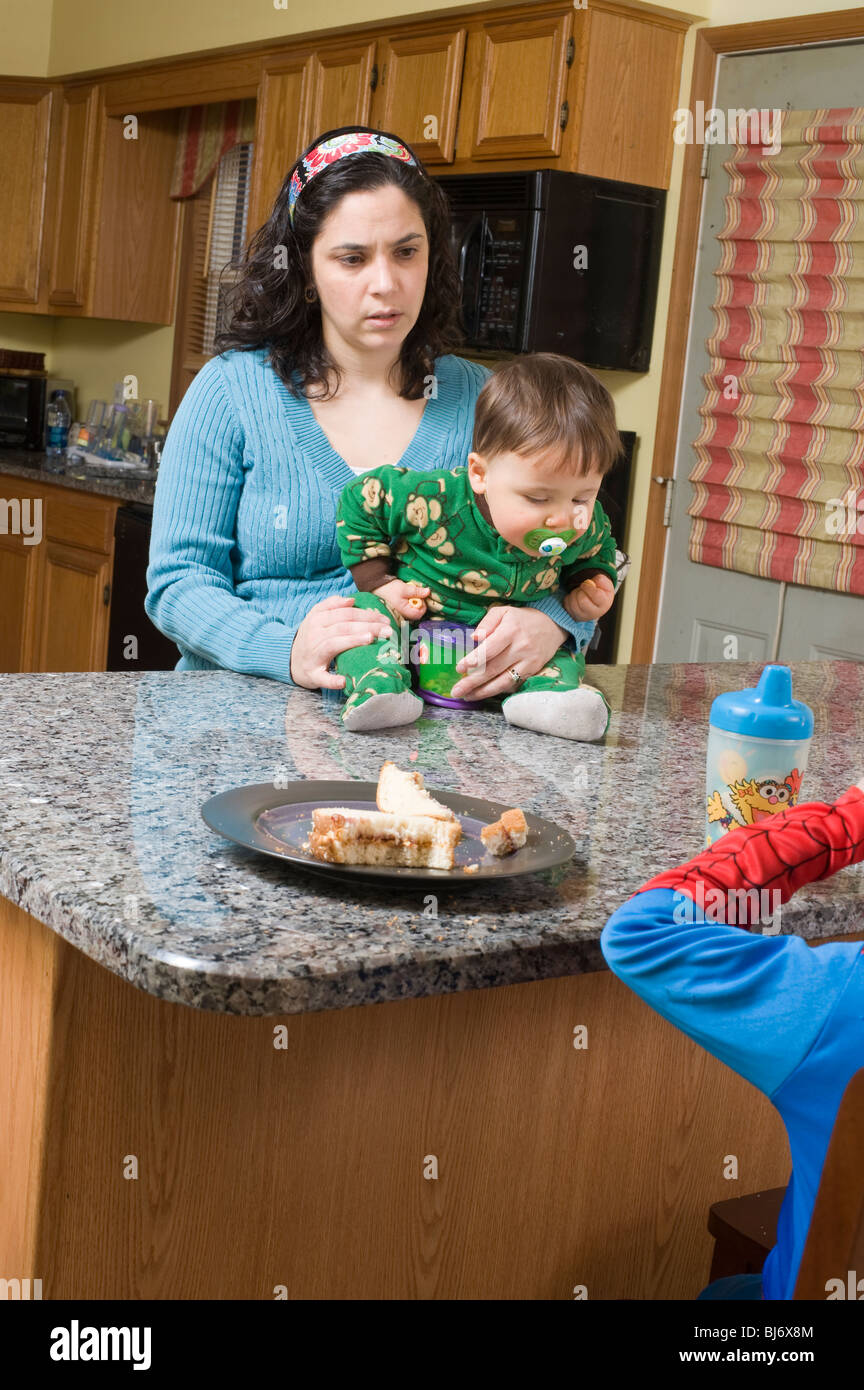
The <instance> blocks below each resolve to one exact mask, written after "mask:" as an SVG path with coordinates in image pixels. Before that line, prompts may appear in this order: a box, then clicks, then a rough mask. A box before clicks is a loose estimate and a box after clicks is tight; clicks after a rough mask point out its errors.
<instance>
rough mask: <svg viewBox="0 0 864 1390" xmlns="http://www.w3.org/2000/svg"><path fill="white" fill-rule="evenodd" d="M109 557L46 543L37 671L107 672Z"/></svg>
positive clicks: (49, 542)
mask: <svg viewBox="0 0 864 1390" xmlns="http://www.w3.org/2000/svg"><path fill="white" fill-rule="evenodd" d="M110 578H111V558H110V556H108V555H100V554H99V553H98V552H96V551H93V550H85V549H83V547H81V546H73V545H61V544H60V543H59V542H58V541H52V540H46V541H45V542H44V554H43V557H42V574H41V578H40V584H39V612H38V614H37V624H38V631H39V637H38V643H37V649H36V667H35V669H36V670H37V671H104V670H105V661H106V654H107V649H108V615H109V608H108V605H109V602H110Z"/></svg>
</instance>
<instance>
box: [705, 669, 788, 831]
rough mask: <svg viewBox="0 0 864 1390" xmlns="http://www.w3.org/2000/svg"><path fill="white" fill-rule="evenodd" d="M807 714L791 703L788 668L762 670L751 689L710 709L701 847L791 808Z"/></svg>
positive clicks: (724, 697) (732, 693) (732, 694)
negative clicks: (731, 831) (741, 827)
mask: <svg viewBox="0 0 864 1390" xmlns="http://www.w3.org/2000/svg"><path fill="white" fill-rule="evenodd" d="M812 733H813V711H812V710H811V709H810V708H809V706H807V705H805V704H803V703H802V701H801V700H793V699H792V672H791V671H790V670H789V667H788V666H766V667H765V668H764V670H763V672H762V675H761V676H760V678H759V684H758V685H757V686H756V688H755V689H746V690H730V691H729V692H728V693H727V694H725V695H718V696H717V698H716V700H715V701H714V703H713V704H712V706H711V720H710V724H709V728H708V766H707V772H706V798H707V799H706V806H705V837H706V838H705V844H706V848H707V847H708V845H711V844H713V843H714V842H715V841H716V840H719V839H720V836H721V835H723V834H725V832H726V831H727V830H735V829H737V827H738V826H739V825H754V824H755V823H756V822H757V821H762V820H766V819H767V818H768V817H769V816H773V815H776V814H777V812H778V811H785V810H786V807H787V806H794V805H796V803H797V802H798V800H799V797H800V792H801V779H802V777H803V776H804V773H805V771H806V769H807V757H808V754H809V752H810V738H811V735H812Z"/></svg>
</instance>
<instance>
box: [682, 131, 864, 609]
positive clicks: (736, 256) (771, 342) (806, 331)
mask: <svg viewBox="0 0 864 1390" xmlns="http://www.w3.org/2000/svg"><path fill="white" fill-rule="evenodd" d="M743 134H744V133H743V131H739V136H738V138H743ZM755 134H756V132H755V131H754V132H753V136H750V138H749V140H748V143H746V144H738V145H736V146H735V152H734V154H733V156H732V158H731V159H729V160H728V161H727V162H726V163H725V164H724V166H723V167H724V168H725V169H726V170H727V171H728V173H729V177H730V184H729V193H728V195H727V197H726V220H725V225H724V227H723V229H722V231H721V232H719V233H718V236H719V240H720V242H721V245H722V254H721V260H720V265H719V269H718V271H717V289H716V296H715V299H714V304H713V309H714V315H715V327H714V336H713V337H711V338H709V339H708V340H707V342H706V348H707V350H708V353H709V356H710V359H711V362H710V370H709V371H708V372H707V373H706V374H705V375H704V376H703V378H702V380H703V383H704V385H705V388H706V394H705V399H704V401H703V404H702V405H701V406H700V414H701V416H702V417H703V425H702V429H701V431H700V433H699V437H698V438H697V439H696V440H695V441H694V443H693V448H694V451H695V453H696V458H697V462H696V465H695V467H694V468H693V470H692V472H691V473H690V475H689V477H690V481H691V483H692V484H693V497H692V500H691V503H690V506H689V508H688V511H689V514H690V516H691V517H692V518H693V520H692V522H691V530H690V548H689V555H690V559H691V560H693V561H695V562H696V563H697V564H703V565H716V566H719V567H720V568H721V569H730V570H738V571H740V572H742V573H744V574H753V575H758V576H761V577H763V578H768V579H776V580H786V581H788V582H790V583H793V584H804V585H809V586H810V587H812V588H817V589H832V590H835V591H836V592H840V593H849V594H862V595H864V108H856V109H842V110H819V111H787V112H785V113H784V114H783V116H782V118H781V121H780V140H779V144H780V146H781V148H780V150H779V152H778V153H776V154H773V153H769V154H763V153H762V149H763V142H762V141H760V140H757V139H755V138H753V137H754V136H755ZM777 143H778V141H777V140H776V137H775V139H774V141H773V144H774V145H776V144H777Z"/></svg>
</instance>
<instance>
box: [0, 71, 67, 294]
mask: <svg viewBox="0 0 864 1390" xmlns="http://www.w3.org/2000/svg"><path fill="white" fill-rule="evenodd" d="M59 93H60V89H59V88H55V87H48V86H46V85H45V84H44V83H27V82H2V83H0V149H2V150H3V160H4V169H5V174H4V176H3V189H4V191H3V202H4V207H3V235H2V237H0V309H23V310H25V311H28V312H30V313H44V312H45V306H44V304H43V303H41V302H40V294H41V289H42V283H43V270H44V265H45V260H46V256H47V250H46V244H45V243H46V227H48V225H49V222H48V218H49V215H50V214H49V209H48V208H47V206H46V190H47V187H48V182H49V180H48V161H49V150H50V144H51V115H52V108H54V107H55V106H56V103H57V100H58V97H59Z"/></svg>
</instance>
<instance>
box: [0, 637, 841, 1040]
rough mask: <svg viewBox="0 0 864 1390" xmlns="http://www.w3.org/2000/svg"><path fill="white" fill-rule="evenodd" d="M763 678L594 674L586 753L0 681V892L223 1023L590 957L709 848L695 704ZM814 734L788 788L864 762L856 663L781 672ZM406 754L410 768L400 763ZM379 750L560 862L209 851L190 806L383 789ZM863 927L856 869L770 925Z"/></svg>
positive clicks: (477, 730) (816, 794)
mask: <svg viewBox="0 0 864 1390" xmlns="http://www.w3.org/2000/svg"><path fill="white" fill-rule="evenodd" d="M760 670H761V665H760V664H758V663H738V662H728V663H718V664H716V665H707V666H700V665H697V664H692V665H691V664H681V665H657V666H594V667H592V668H590V674H589V684H596V685H598V686H599V687H600V688H601V689H602V690H603V691H604V692H605V693H606V695H607V696H608V698H609V700H610V703H611V705H612V708H613V714H612V721H611V724H610V728H609V730H608V732H607V735H606V739H605V742H604V743H601V744H585V743H573V742H570V741H568V740H564V739H557V738H549V737H544V736H541V735H539V734H533V733H530V732H528V731H527V730H522V729H514V728H511V727H510V726H509V725H508V724H506V723H505V721H504V719H503V717H502V716H501V714H500V713H498V712H496V711H494V710H487V711H470V712H465V713H463V712H451V711H441V710H436V711H434V713H430V714H429V716H428V717H424V718H422V719H421V720H420V721H418V723H417V724H414V725H409V726H407V727H404V728H400V729H394V730H390V731H387V732H381V733H377V734H348V733H345V732H344V731H343V730H342V728H341V727H340V725H339V721H338V711H339V705H340V697H339V696H338V695H337V694H334V693H333V692H323V693H322V692H313V691H308V690H301V689H298V688H297V687H294V686H288V685H283V684H281V683H279V682H277V681H270V680H265V679H263V678H257V677H254V676H243V675H238V674H236V673H234V672H230V671H200V672H176V671H169V672H134V673H133V672H129V673H124V672H117V673H105V674H101V673H98V674H85V673H73V674H56V675H0V728H2V730H3V736H2V741H0V778H2V811H0V893H3V894H5V896H6V897H8V898H10V899H11V900H12V901H13V902H15V903H18V904H19V905H20V906H21V907H22V908H24V909H25V910H26V911H27V912H29V913H32V915H33V916H34V917H36V918H38V919H39V920H40V921H41V922H44V923H45V924H46V925H47V926H49V927H50V928H51V929H52V930H54V931H56V932H59V933H60V935H61V936H63V937H65V938H66V939H67V940H68V941H70V942H72V943H73V944H74V945H75V946H77V947H79V948H80V949H81V950H82V951H84V952H85V953H86V954H87V955H88V956H90V957H92V958H93V959H94V960H96V961H98V962H100V963H101V964H102V965H104V966H106V967H107V968H108V969H109V970H112V971H114V972H115V973H117V974H118V975H120V976H122V977H123V978H124V979H126V980H128V981H130V982H131V983H132V984H133V985H135V986H137V987H138V988H140V989H144V990H147V991H149V992H150V993H151V994H154V995H157V996H158V997H160V998H163V999H166V1000H170V1001H173V1002H178V1003H185V1004H188V1005H192V1006H194V1007H197V1008H201V1009H211V1010H217V1011H223V1012H228V1013H235V1014H278V1013H303V1012H311V1011H315V1010H323V1009H342V1008H350V1007H353V1006H357V1005H364V1004H371V1003H377V1002H380V1001H384V1000H393V999H402V998H414V997H423V996H426V995H433V994H442V993H451V992H458V991H461V990H473V989H485V988H490V987H494V986H499V985H508V984H516V983H520V982H523V981H529V980H541V979H550V978H555V977H558V976H563V975H571V974H576V973H580V972H585V971H594V970H605V969H606V968H607V967H606V965H605V962H604V960H603V956H602V954H601V951H600V947H599V937H600V933H601V931H602V929H603V926H604V924H605V922H606V920H607V919H608V917H609V916H610V914H611V913H612V912H613V911H614V910H615V909H616V908H617V907H618V906H619V905H620V904H621V903H622V902H623V900H624V899H625V898H627V897H629V896H630V894H631V893H633V892H635V890H636V889H637V888H638V887H639V886H640V885H641V884H642V883H644V882H645V880H646V879H648V878H649V877H651V876H652V875H653V874H656V873H658V872H660V871H661V870H663V869H668V868H671V867H673V866H674V865H676V864H678V863H681V862H683V861H685V860H686V859H689V858H690V857H692V856H693V855H694V854H696V853H698V852H699V851H700V850H701V849H702V847H703V816H704V810H703V797H704V775H705V774H704V759H705V751H706V742H707V731H708V712H709V709H710V706H711V702H712V700H713V698H714V696H715V695H717V694H719V693H720V692H721V691H724V690H728V689H733V688H743V687H744V686H752V685H755V683H756V680H757V678H758V675H759V672H760ZM792 671H793V687H794V693H795V696H796V698H798V699H802V700H805V701H806V702H807V703H808V704H809V705H810V706H811V707H812V708H813V710H814V713H815V716H816V729H815V734H814V742H813V748H812V752H811V758H810V767H809V770H808V772H807V774H806V777H805V782H804V799H806V800H818V799H826V800H830V799H832V798H833V797H834V796H836V795H839V793H840V792H842V791H845V790H846V788H847V787H849V786H850V785H851V784H852V783H853V782H855V781H857V780H858V778H859V777H860V776H861V775H862V773H864V736H862V735H864V665H858V664H857V663H853V662H841V661H837V662H831V661H824V662H807V663H800V664H796V665H794V666H793V667H792ZM414 751H416V753H417V758H416V761H414V762H411V761H410V759H409V754H410V753H411V752H414ZM386 758H392V759H393V760H394V761H395V762H396V763H397V764H399V765H400V766H402V767H406V768H408V767H416V768H418V769H419V770H420V771H421V772H422V773H423V774H424V776H425V778H426V781H427V784H428V785H429V786H430V788H431V789H432V790H433V792H434V790H436V789H441V790H446V791H453V792H462V793H466V794H468V795H477V796H483V797H488V798H489V799H490V800H494V801H501V802H504V803H505V804H507V805H514V804H519V805H522V806H523V807H524V808H525V809H526V810H528V811H533V812H535V813H536V814H538V815H542V816H545V817H547V818H549V819H552V820H555V821H557V822H559V823H560V824H561V825H562V826H564V827H565V828H566V829H567V830H568V831H569V832H570V834H571V835H572V836H573V838H574V840H575V842H576V856H575V858H574V859H573V860H572V861H571V862H570V864H569V865H567V866H566V867H564V868H563V869H558V870H551V871H547V872H546V873H543V874H539V875H530V876H527V877H525V878H521V879H512V880H507V881H504V882H502V883H500V884H489V883H477V884H474V885H471V886H467V885H466V887H465V888H464V889H463V888H461V886H460V887H457V888H449V889H446V890H445V889H444V888H443V887H442V888H441V890H440V891H439V892H438V894H437V897H438V903H437V908H438V915H437V917H435V916H430V915H429V914H428V912H424V898H425V897H426V896H427V895H428V894H429V893H430V892H432V891H433V890H432V889H431V888H430V887H429V886H428V885H422V886H421V887H420V888H418V889H412V890H405V889H400V890H388V889H386V888H382V887H380V886H375V887H372V886H371V885H370V886H369V887H365V886H359V887H358V886H357V885H355V884H350V883H348V882H345V883H340V884H335V883H330V882H328V881H327V880H325V879H323V878H320V877H313V876H312V875H309V874H304V873H303V872H301V871H300V870H296V869H294V868H292V867H291V866H290V865H287V864H284V863H282V862H279V861H278V860H275V859H270V858H267V857H265V856H263V855H259V854H257V853H256V852H254V851H252V850H247V849H244V848H242V847H239V846H235V845H234V844H233V843H231V842H229V841H227V840H225V839H223V838H222V837H221V836H220V835H218V834H216V833H215V832H214V831H211V830H210V829H209V828H208V827H207V826H206V825H205V823H204V821H203V820H202V818H201V814H200V807H201V805H202V804H203V802H204V801H206V800H207V799H208V798H209V797H211V796H213V795H214V794H215V793H217V792H221V791H225V790H227V789H228V788H230V787H234V786H238V785H247V784H250V783H259V782H270V781H273V780H274V779H276V778H279V779H282V781H283V783H284V780H286V779H287V780H294V779H301V778H305V779H316V778H327V779H330V778H332V779H336V780H344V779H346V778H351V779H357V780H358V781H374V780H376V779H377V776H378V771H379V768H380V765H381V763H382V762H383V761H384V760H385V759H386ZM862 928H864V869H862V866H860V865H856V866H853V867H852V868H849V869H846V870H844V871H843V872H842V873H840V874H837V875H835V876H834V877H833V878H832V879H831V880H829V881H827V882H823V883H817V884H814V885H811V886H810V887H808V888H807V889H806V890H804V891H802V892H799V893H797V894H796V895H795V897H794V898H793V899H792V900H791V901H790V902H789V903H788V904H787V905H786V906H784V908H783V915H782V930H783V931H784V932H797V933H799V934H800V935H802V936H804V937H807V938H811V939H812V938H817V937H825V936H835V935H840V934H842V933H844V932H846V933H852V932H855V931H860V930H862Z"/></svg>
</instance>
